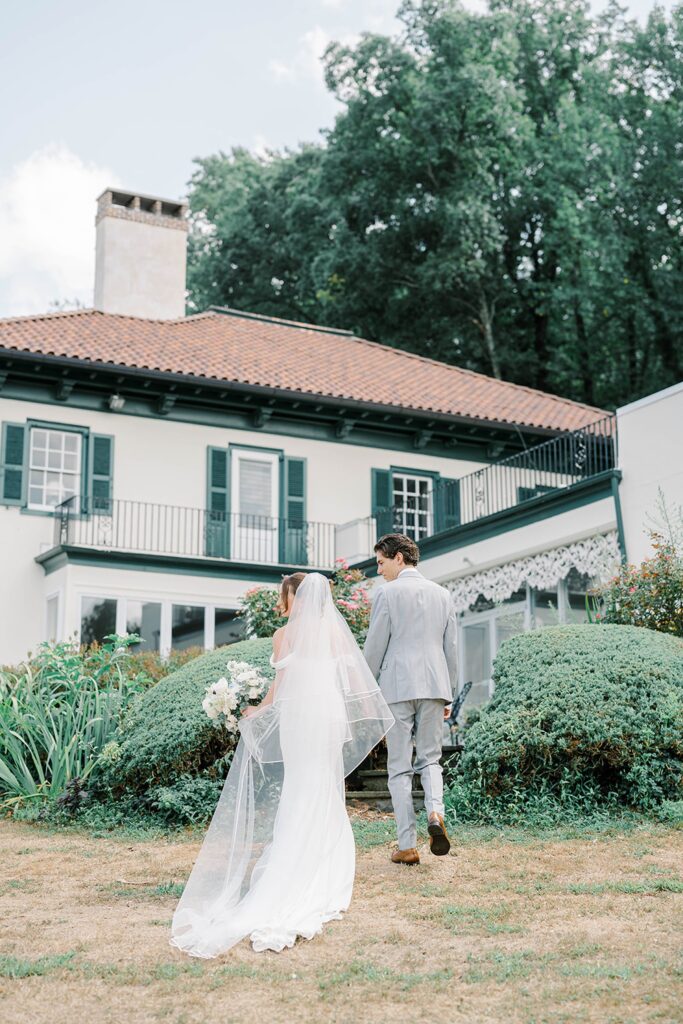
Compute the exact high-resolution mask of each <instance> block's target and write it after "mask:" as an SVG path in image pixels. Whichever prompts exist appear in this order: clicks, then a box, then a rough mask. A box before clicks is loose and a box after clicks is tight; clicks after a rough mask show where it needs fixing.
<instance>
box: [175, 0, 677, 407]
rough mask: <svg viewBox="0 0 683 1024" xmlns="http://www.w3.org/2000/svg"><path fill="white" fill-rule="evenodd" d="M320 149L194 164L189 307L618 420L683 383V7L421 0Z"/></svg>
mask: <svg viewBox="0 0 683 1024" xmlns="http://www.w3.org/2000/svg"><path fill="white" fill-rule="evenodd" d="M400 19H401V22H402V26H403V29H402V31H401V33H400V34H399V35H397V36H396V37H395V38H389V37H386V36H381V35H372V34H366V35H364V36H362V37H361V39H360V40H359V41H358V43H357V44H356V45H353V46H344V45H342V44H332V45H331V46H330V47H329V48H328V50H327V52H326V54H325V58H324V61H325V74H326V82H327V86H328V88H329V89H330V90H331V91H332V92H333V93H334V95H335V96H336V98H337V99H338V100H339V101H340V104H341V109H340V113H339V114H338V116H337V118H336V121H335V124H334V126H333V128H332V129H330V130H329V131H328V132H326V133H325V135H324V137H323V140H322V142H320V143H319V144H315V145H313V144H311V145H306V146H302V147H300V148H299V149H297V150H295V151H285V152H277V153H270V154H268V155H266V156H256V155H254V154H251V153H249V152H247V151H246V150H244V149H235V150H233V151H232V152H230V153H227V154H225V153H219V154H217V155H213V156H209V157H207V158H203V159H200V160H198V161H197V170H196V172H195V174H194V175H193V177H192V180H191V182H190V207H191V212H192V230H191V235H190V259H189V294H190V302H189V308H190V310H200V309H205V308H206V307H207V306H209V305H212V304H218V305H230V306H233V307H235V308H238V309H244V310H249V311H251V312H257V313H264V314H267V315H273V316H280V317H284V318H289V319H294V320H303V321H307V322H314V323H320V324H325V325H328V326H331V327H343V328H347V329H351V330H353V331H354V332H355V333H357V334H359V335H361V336H363V337H366V338H370V339H373V340H376V341H380V342H382V343H384V344H387V345H392V346H396V347H399V348H404V349H408V350H410V351H414V352H419V353H421V354H424V355H428V356H431V357H433V358H436V359H440V360H443V361H445V362H449V363H456V364H458V365H460V366H465V367H468V368H471V369H474V370H479V371H481V372H483V373H486V374H489V375H494V376H497V377H503V378H505V379H508V380H512V381H517V382H519V383H524V384H528V385H531V386H534V387H539V388H542V389H544V390H548V391H552V392H555V393H558V394H562V395H565V396H567V397H569V398H573V399H576V400H579V401H585V402H589V403H591V404H598V405H601V406H604V407H614V406H615V405H619V404H623V403H625V402H628V401H630V400H632V399H634V398H637V397H639V396H640V395H643V394H646V393H648V392H651V391H653V390H656V389H658V388H660V387H665V386H667V385H668V384H672V383H674V382H676V381H677V380H679V379H680V378H681V377H682V376H683V260H682V246H681V240H682V235H683V210H682V202H683V174H682V170H683V91H682V87H683V73H682V69H683V6H681V5H679V6H677V7H676V8H674V10H673V11H672V13H671V14H670V15H668V16H667V15H666V14H665V12H664V11H663V10H662V9H661V8H655V9H654V10H653V12H652V13H651V15H650V17H649V18H648V21H647V23H646V24H645V25H644V26H640V25H639V24H638V23H637V22H635V21H632V20H628V19H626V18H625V17H624V13H623V10H621V9H620V8H619V7H618V5H617V4H616V3H612V4H611V5H610V6H609V7H608V9H607V10H606V11H605V12H604V13H602V14H601V15H599V16H597V17H593V16H591V15H590V11H589V4H588V3H587V2H585V0H556V2H554V3H552V4H548V3H546V2H544V0H489V7H488V10H487V11H486V13H483V14H475V13H472V12H470V11H466V10H465V9H464V8H463V7H462V5H461V4H460V3H459V2H457V0H422V2H416V0H408V2H405V3H403V5H402V6H401V9H400Z"/></svg>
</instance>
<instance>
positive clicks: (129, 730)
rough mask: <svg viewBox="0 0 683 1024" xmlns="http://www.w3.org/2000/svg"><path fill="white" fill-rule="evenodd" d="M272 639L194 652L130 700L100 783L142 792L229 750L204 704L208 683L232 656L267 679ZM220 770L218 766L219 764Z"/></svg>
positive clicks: (197, 769) (198, 769) (105, 757)
mask: <svg viewBox="0 0 683 1024" xmlns="http://www.w3.org/2000/svg"><path fill="white" fill-rule="evenodd" d="M272 649H273V647H272V641H271V640H266V639H261V640H244V641H241V642H240V643H236V644H230V645H228V646H226V647H219V648H218V649H217V650H215V651H211V652H210V653H208V654H204V655H202V657H200V658H195V659H194V660H192V661H191V662H189V664H187V665H185V666H184V667H183V668H181V669H179V670H178V671H177V672H174V673H173V674H172V675H169V676H166V677H165V678H164V679H162V680H161V681H160V682H159V683H157V685H156V686H154V687H153V688H152V689H150V690H147V691H146V692H145V693H142V694H140V696H139V697H138V698H137V699H136V700H135V702H134V703H133V704H132V705H131V707H130V709H129V711H128V713H127V715H126V717H125V719H124V721H123V723H122V725H121V727H120V729H119V730H118V733H117V735H116V741H115V744H110V746H109V747H108V748H107V749H106V750H105V751H103V757H102V760H101V768H102V777H101V778H102V784H103V785H104V786H106V787H109V788H111V789H112V790H113V792H114V794H115V795H117V794H121V793H126V792H128V793H130V792H137V793H143V792H145V791H147V790H149V789H151V787H153V786H169V785H172V784H173V783H175V782H176V781H177V780H178V779H180V778H181V776H184V775H192V776H196V775H199V774H200V773H201V772H202V771H204V770H205V769H208V768H212V766H215V765H216V762H217V761H219V759H223V758H224V757H225V755H226V753H230V752H231V743H232V742H233V741H231V740H230V737H229V736H228V734H227V733H226V731H225V730H223V729H218V728H216V726H215V725H214V724H213V723H212V721H211V720H210V719H209V718H208V717H207V715H206V713H205V711H204V709H203V708H202V699H203V697H204V695H205V691H206V688H207V686H209V684H210V683H215V682H216V681H217V680H218V679H219V678H220V677H221V676H222V675H224V673H225V666H226V663H227V662H228V661H233V660H234V661H246V662H248V663H249V664H250V665H253V666H254V667H255V668H258V669H259V670H260V671H261V673H262V674H263V675H264V676H266V677H267V678H268V679H272V678H273V676H274V670H273V669H272V668H271V666H270V655H271V653H272ZM215 771H216V775H217V776H219V775H220V773H221V769H220V767H216V769H215Z"/></svg>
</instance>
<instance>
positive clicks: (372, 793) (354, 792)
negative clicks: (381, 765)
mask: <svg viewBox="0 0 683 1024" xmlns="http://www.w3.org/2000/svg"><path fill="white" fill-rule="evenodd" d="M346 799H347V800H391V793H390V792H389V790H388V789H349V790H347V793H346Z"/></svg>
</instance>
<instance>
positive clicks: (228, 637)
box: [215, 608, 244, 647]
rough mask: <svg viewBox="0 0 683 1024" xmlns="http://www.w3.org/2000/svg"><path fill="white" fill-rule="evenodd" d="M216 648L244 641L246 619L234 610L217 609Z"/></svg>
mask: <svg viewBox="0 0 683 1024" xmlns="http://www.w3.org/2000/svg"><path fill="white" fill-rule="evenodd" d="M215 629H216V638H215V644H216V647H221V646H222V645H223V644H234V643H235V641H237V640H243V639H244V619H243V618H242V617H241V616H240V615H238V614H237V612H236V611H235V610H234V609H233V608H216V627H215Z"/></svg>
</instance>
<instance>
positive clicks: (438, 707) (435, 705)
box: [387, 698, 444, 850]
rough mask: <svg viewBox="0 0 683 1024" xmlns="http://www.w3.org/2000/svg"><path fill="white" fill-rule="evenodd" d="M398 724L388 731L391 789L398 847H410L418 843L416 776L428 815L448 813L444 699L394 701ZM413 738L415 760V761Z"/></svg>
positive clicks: (393, 706)
mask: <svg viewBox="0 0 683 1024" xmlns="http://www.w3.org/2000/svg"><path fill="white" fill-rule="evenodd" d="M389 707H390V708H391V712H392V714H393V716H394V721H395V725H393V726H392V727H391V729H390V730H389V732H388V733H387V755H388V756H387V768H388V771H389V792H390V793H391V802H392V803H393V805H394V814H395V816H396V829H397V831H398V846H399V849H400V850H410V849H412V848H413V847H415V846H417V825H416V821H415V808H414V807H413V775H414V774H415V772H419V773H420V779H421V782H422V788H423V789H424V794H425V809H426V811H427V814H430V813H431V812H432V811H438V813H439V814H443V813H444V808H443V772H442V769H441V764H440V759H441V748H442V745H443V709H444V702H443V700H441V699H431V698H423V699H421V700H401V701H398V702H397V703H393V704H390V705H389ZM413 740H414V743H415V762H414V763H413Z"/></svg>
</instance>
